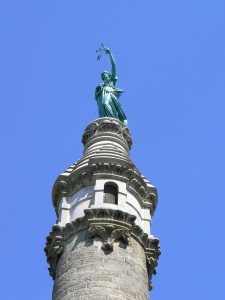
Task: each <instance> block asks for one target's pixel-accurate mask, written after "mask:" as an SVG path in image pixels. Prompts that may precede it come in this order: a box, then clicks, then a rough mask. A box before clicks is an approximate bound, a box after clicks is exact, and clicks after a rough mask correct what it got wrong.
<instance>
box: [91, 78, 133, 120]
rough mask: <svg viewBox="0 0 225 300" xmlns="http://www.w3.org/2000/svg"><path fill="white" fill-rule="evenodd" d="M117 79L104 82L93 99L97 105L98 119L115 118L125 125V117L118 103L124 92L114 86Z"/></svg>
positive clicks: (98, 87)
mask: <svg viewBox="0 0 225 300" xmlns="http://www.w3.org/2000/svg"><path fill="white" fill-rule="evenodd" d="M116 80H117V77H114V78H113V77H112V76H111V78H110V79H109V80H105V81H104V82H103V83H101V84H100V85H99V86H97V88H96V90H95V99H96V101H97V103H98V112H99V117H100V118H103V117H111V118H116V119H118V120H120V121H121V122H123V123H124V124H125V125H127V117H126V115H125V113H124V112H123V110H122V108H121V105H120V103H119V101H118V99H119V97H120V96H121V94H122V93H123V92H124V91H123V90H121V89H118V88H117V87H116V86H115V83H116Z"/></svg>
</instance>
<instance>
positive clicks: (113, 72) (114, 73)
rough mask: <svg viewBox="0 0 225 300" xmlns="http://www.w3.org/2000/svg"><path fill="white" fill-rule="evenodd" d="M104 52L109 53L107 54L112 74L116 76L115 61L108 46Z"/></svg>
mask: <svg viewBox="0 0 225 300" xmlns="http://www.w3.org/2000/svg"><path fill="white" fill-rule="evenodd" d="M105 53H106V54H109V56H110V60H111V65H112V76H113V77H116V62H115V59H114V57H113V55H112V53H111V51H110V50H109V48H106V49H105Z"/></svg>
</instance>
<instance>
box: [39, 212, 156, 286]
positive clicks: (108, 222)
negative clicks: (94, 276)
mask: <svg viewBox="0 0 225 300" xmlns="http://www.w3.org/2000/svg"><path fill="white" fill-rule="evenodd" d="M84 214H85V215H84V217H82V218H78V219H76V220H75V221H73V222H71V223H67V224H66V225H65V226H64V227H61V226H59V225H54V226H53V227H52V231H51V232H50V233H49V235H48V236H47V238H46V247H45V249H44V250H45V253H46V256H47V261H48V263H49V265H50V268H49V274H50V275H51V276H52V277H53V279H54V278H55V273H56V267H57V263H58V260H59V258H60V256H61V255H62V253H63V251H64V248H65V244H66V241H67V240H68V239H69V238H70V237H71V236H73V235H74V234H76V233H78V232H79V231H81V230H87V239H93V238H95V237H99V238H100V239H101V240H102V249H103V250H104V251H107V252H108V251H113V243H114V242H115V241H116V240H122V241H123V242H124V243H125V244H127V245H129V243H130V237H133V238H134V239H135V240H136V241H138V242H139V243H140V245H141V246H142V247H143V249H144V251H145V254H146V264H147V270H148V277H149V289H150V290H151V289H152V283H151V280H152V275H153V274H156V270H155V268H156V266H157V260H158V257H159V255H160V254H161V252H160V248H159V240H158V239H157V238H155V237H154V236H150V237H149V236H148V235H147V234H146V233H144V231H143V230H142V229H141V228H140V227H139V226H137V225H136V224H135V220H136V217H135V216H133V215H130V214H128V213H125V212H122V211H120V210H113V209H103V208H99V209H86V210H84Z"/></svg>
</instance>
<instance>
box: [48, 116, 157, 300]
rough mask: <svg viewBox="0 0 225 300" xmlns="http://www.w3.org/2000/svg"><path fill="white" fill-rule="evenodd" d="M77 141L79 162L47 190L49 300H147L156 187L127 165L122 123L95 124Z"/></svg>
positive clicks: (127, 137) (153, 252) (103, 120)
mask: <svg viewBox="0 0 225 300" xmlns="http://www.w3.org/2000/svg"><path fill="white" fill-rule="evenodd" d="M82 142H83V144H84V154H83V156H82V158H81V159H80V160H79V161H78V162H76V163H75V164H73V165H72V166H71V167H70V168H68V169H67V170H66V171H65V172H64V173H62V174H61V175H60V176H59V177H58V178H57V180H56V182H55V184H54V187H53V195H52V196H53V197H52V198H53V205H54V207H55V210H56V214H57V217H58V222H57V224H56V225H54V226H53V228H52V231H51V232H50V234H49V235H48V236H47V243H46V247H45V252H46V255H47V261H48V263H49V265H50V268H49V273H50V275H51V276H52V278H53V279H54V288H53V296H52V299H53V300H72V299H96V300H100V299H104V300H105V299H121V300H124V299H149V297H148V291H149V289H150V290H151V287H152V286H151V278H152V274H155V267H156V265H157V259H158V257H159V255H160V251H159V240H158V239H156V238H155V237H154V236H153V235H152V234H151V233H150V225H151V218H152V216H153V214H154V211H155V209H156V206H157V191H156V188H155V187H154V186H153V185H152V184H151V183H150V182H149V181H147V179H146V178H145V177H144V176H142V175H141V174H140V172H139V171H138V170H137V168H136V166H135V165H134V164H133V162H132V161H131V159H130V157H129V150H130V148H131V145H132V139H131V136H130V133H129V129H128V128H127V127H126V126H125V125H124V124H123V123H121V122H120V121H118V120H116V119H113V118H101V119H97V120H95V121H94V122H92V123H91V124H90V125H89V126H88V127H87V128H86V130H85V132H84V134H83V137H82Z"/></svg>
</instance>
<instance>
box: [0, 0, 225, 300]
mask: <svg viewBox="0 0 225 300" xmlns="http://www.w3.org/2000/svg"><path fill="white" fill-rule="evenodd" d="M224 36H225V2H224V1H222V0H211V1H209V0H204V1H203V0H188V1H186V0H183V1H181V0H171V1H168V0H161V1H152V0H151V1H149V0H145V1H141V0H140V1H132V0H129V1H128V0H127V1H125V0H114V1H111V2H110V1H97V0H96V1H93V0H89V1H86V0H84V1H74V0H67V1H59V0H54V1H53V0H51V1H50V0H39V1H28V0H18V1H16V0H14V1H11V0H8V1H1V3H0V41H1V47H0V83H1V88H0V99H1V118H0V128H1V148H0V151H1V155H0V160H1V214H0V216H1V217H0V225H1V228H2V233H1V247H0V257H1V272H0V282H1V299H4V300H15V299H19V300H49V299H51V291H52V280H51V278H50V277H49V275H48V271H47V267H48V266H47V263H46V258H45V255H44V252H43V248H44V244H45V236H46V235H47V234H48V232H49V231H50V229H51V227H52V225H53V224H54V222H55V219H56V217H55V214H54V209H53V206H52V204H51V189H52V185H53V183H54V181H55V179H56V177H57V176H58V175H59V174H60V173H61V172H62V171H64V170H65V169H66V168H67V167H68V166H69V165H71V164H72V163H74V162H75V161H76V160H78V159H79V158H80V157H81V155H82V150H83V148H82V144H81V135H82V133H83V130H84V129H85V127H86V126H87V125H88V124H89V123H90V122H91V121H92V120H94V119H95V118H97V117H98V115H97V106H96V103H95V100H94V90H95V87H96V85H97V84H98V83H99V82H100V73H101V71H103V70H104V69H107V68H109V61H108V60H107V58H108V57H104V58H103V59H102V60H101V61H100V62H97V61H96V53H95V50H96V49H97V48H98V46H99V44H100V43H101V42H102V41H103V42H104V43H105V45H106V46H108V47H110V48H111V50H112V52H113V54H114V56H115V59H116V62H117V66H118V68H117V71H118V77H119V81H118V87H119V88H122V89H125V90H126V93H124V94H123V96H122V97H121V103H122V106H123V109H124V111H125V112H126V114H127V116H128V120H129V128H130V131H131V133H132V136H133V141H134V143H133V148H132V151H131V158H132V159H133V161H134V162H135V164H136V165H137V167H138V168H139V170H140V171H141V172H142V174H143V175H145V176H146V177H147V178H148V179H149V180H150V181H151V182H152V183H153V184H154V185H155V186H156V187H157V188H158V192H159V205H158V208H157V211H156V213H155V215H154V218H153V226H152V233H153V234H155V235H156V236H157V237H159V238H160V241H161V249H162V256H161V257H160V260H159V266H158V274H157V276H155V277H154V278H153V286H154V289H153V291H152V293H151V295H152V296H151V300H168V299H170V300H190V299H192V300H199V299H204V300H212V299H213V300H214V299H215V300H220V299H221V300H222V299H225V284H224V279H225V255H224V254H225V237H224V229H225V188H224V181H225V137H224V132H225V84H224V83H225V39H224Z"/></svg>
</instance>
